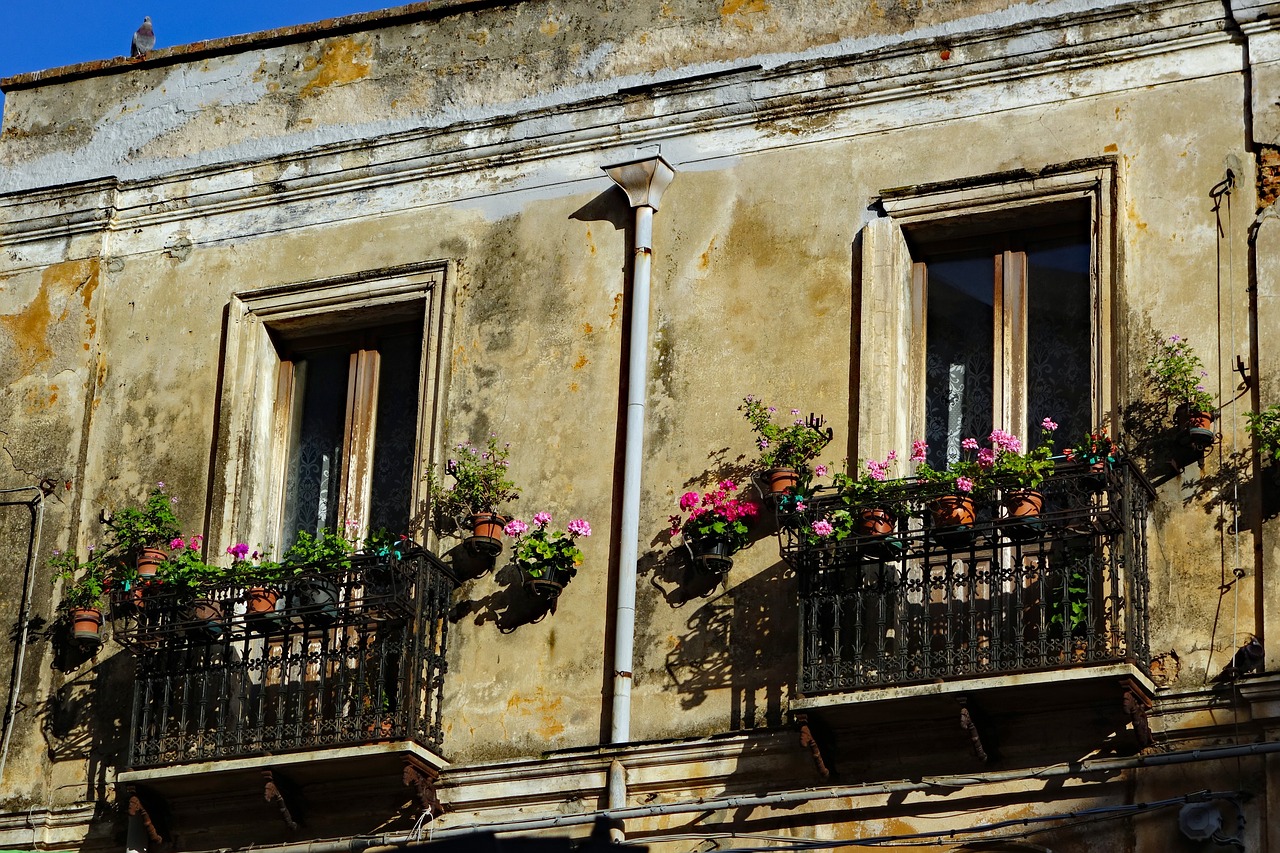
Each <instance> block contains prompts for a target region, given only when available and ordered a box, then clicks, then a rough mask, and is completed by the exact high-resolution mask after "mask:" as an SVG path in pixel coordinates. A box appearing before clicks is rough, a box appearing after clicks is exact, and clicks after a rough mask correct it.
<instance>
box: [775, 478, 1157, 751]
mask: <svg viewBox="0 0 1280 853" xmlns="http://www.w3.org/2000/svg"><path fill="white" fill-rule="evenodd" d="M892 490H893V495H892V497H893V503H894V504H895V505H897V506H898V507H899V508H900V509H901V511H900V513H899V517H898V520H897V522H896V526H895V528H894V530H893V532H892V533H891V534H889V535H887V536H861V537H860V536H853V537H850V538H848V539H845V540H843V541H841V542H838V543H832V542H815V541H814V537H811V536H809V537H806V536H805V535H804V531H803V528H802V527H801V524H794V523H793V524H792V525H791V526H790V527H788V526H787V525H786V524H784V525H783V532H782V551H783V556H784V558H785V559H786V560H787V561H788V563H789V564H790V565H791V566H792V567H793V568H794V569H795V571H796V573H797V575H798V578H799V584H800V594H799V610H800V612H799V619H800V635H801V637H800V640H801V649H800V673H799V692H800V693H801V694H802V695H803V698H801V699H799V700H798V701H797V702H795V703H794V704H793V708H794V709H795V710H797V711H800V712H802V713H803V712H808V711H825V713H827V715H828V716H831V715H832V714H836V716H838V717H839V720H836V721H835V724H839V725H848V724H855V725H857V726H858V727H860V728H861V729H862V730H863V731H864V732H866V731H867V730H868V729H867V727H866V725H864V724H871V725H874V724H875V723H876V722H879V723H881V724H883V725H885V726H888V727H891V726H892V723H893V721H894V720H895V719H902V717H903V715H904V714H905V715H909V716H913V717H916V718H918V719H920V720H929V721H932V722H937V723H944V722H945V718H946V717H948V716H950V715H952V714H954V712H955V710H956V701H958V702H959V704H960V705H961V706H964V705H966V703H968V704H969V705H973V704H974V700H975V698H977V699H979V703H980V704H985V705H986V706H987V710H988V711H989V712H990V715H992V716H995V715H999V714H1001V713H1006V714H1009V713H1014V712H1015V709H1016V710H1018V711H1020V712H1023V714H1024V716H1025V711H1026V709H1027V708H1028V707H1029V706H1030V705H1038V706H1045V705H1064V704H1066V703H1068V702H1071V703H1077V705H1078V707H1081V708H1085V707H1095V706H1097V704H1098V703H1099V702H1100V701H1101V702H1102V704H1104V705H1105V704H1106V702H1105V701H1102V700H1103V699H1104V697H1114V699H1115V701H1114V703H1113V706H1112V707H1113V709H1114V710H1115V711H1117V712H1118V711H1121V709H1128V712H1129V714H1128V716H1129V717H1131V718H1134V723H1135V729H1143V728H1144V727H1145V720H1139V719H1137V718H1136V717H1137V716H1141V714H1142V712H1143V706H1145V704H1146V703H1147V702H1148V701H1149V696H1150V693H1151V690H1152V687H1151V684H1150V682H1149V680H1148V679H1147V676H1148V675H1149V669H1148V668H1149V649H1148V640H1147V619H1148V612H1147V590H1148V584H1147V540H1146V520H1147V513H1148V506H1149V504H1150V501H1151V500H1152V499H1153V497H1154V493H1153V492H1152V490H1151V487H1150V486H1149V485H1148V484H1147V482H1146V480H1145V478H1143V476H1142V475H1141V473H1139V472H1138V470H1137V469H1136V468H1134V467H1133V465H1132V463H1129V462H1127V461H1125V462H1121V463H1119V464H1117V465H1116V466H1115V467H1113V468H1112V469H1110V470H1108V471H1106V472H1101V473H1095V472H1093V471H1091V470H1089V469H1088V468H1087V467H1085V466H1080V465H1071V464H1067V463H1060V464H1059V466H1058V470H1057V472H1056V473H1055V474H1054V476H1053V477H1052V478H1050V479H1049V480H1048V481H1047V482H1046V483H1045V484H1044V486H1043V487H1042V489H1041V491H1042V493H1043V494H1044V499H1045V500H1044V508H1043V512H1042V513H1041V514H1040V517H1039V519H1038V520H1036V521H1033V522H1026V521H1017V520H1015V519H1012V518H1008V517H1003V515H1004V511H1003V510H1002V509H1000V508H999V507H998V505H995V504H994V502H992V505H989V506H985V507H984V506H979V507H978V516H977V520H976V523H975V524H973V525H972V526H971V527H970V528H968V529H966V530H961V531H955V530H942V529H937V528H934V527H932V526H931V514H930V512H929V511H928V507H929V504H930V503H931V502H932V501H934V500H936V499H937V498H938V497H940V496H941V494H940V493H939V492H938V489H937V487H936V486H928V485H925V484H921V483H917V482H916V481H914V480H903V481H898V482H896V483H894V484H893V485H892ZM807 503H808V508H807V510H806V518H808V517H810V516H811V517H813V518H820V517H823V516H824V515H825V514H827V513H830V512H832V511H834V510H836V509H839V508H843V507H844V506H845V505H844V503H843V501H842V499H841V498H840V497H839V496H838V495H833V494H827V495H823V494H821V492H820V493H819V494H818V495H816V496H815V497H813V498H812V499H811V500H809V501H808V502H807ZM924 697H929V698H927V699H926V698H924ZM930 702H931V703H933V704H932V705H929V703H930ZM877 705H878V706H879V707H878V708H876V707H875V706H877ZM925 706H929V707H927V708H926V707H925ZM854 709H856V710H854ZM948 709H950V710H948ZM837 711H839V713H838V714H837V713H836V712H837ZM965 713H966V715H967V714H968V711H966V712H965ZM855 718H856V719H855ZM965 720H966V725H967V724H968V723H967V721H968V720H969V717H968V716H966V717H965ZM946 728H950V729H953V730H956V731H958V730H959V729H958V728H956V727H955V724H954V722H951V723H949V724H947V725H946ZM1138 740H1139V742H1140V743H1142V742H1143V740H1144V735H1143V733H1142V732H1139V736H1138ZM976 742H977V741H976V740H975V743H976ZM977 751H979V752H981V751H982V750H981V748H978V749H977Z"/></svg>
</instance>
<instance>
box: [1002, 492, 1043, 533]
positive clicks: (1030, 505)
mask: <svg viewBox="0 0 1280 853" xmlns="http://www.w3.org/2000/svg"><path fill="white" fill-rule="evenodd" d="M1004 508H1005V513H1006V515H1005V517H1004V520H1003V521H1001V523H1000V529H1001V530H1002V531H1003V532H1004V535H1006V536H1008V537H1009V538H1010V539H1013V540H1015V541H1019V542H1020V541H1022V540H1025V539H1031V538H1034V537H1036V536H1038V535H1040V533H1041V532H1042V531H1043V530H1044V521H1043V520H1042V519H1041V518H1040V513H1041V512H1042V511H1043V509H1044V495H1042V494H1040V493H1039V492H1037V491H1035V490H1034V489H1011V490H1010V491H1009V492H1008V493H1006V494H1005V496H1004Z"/></svg>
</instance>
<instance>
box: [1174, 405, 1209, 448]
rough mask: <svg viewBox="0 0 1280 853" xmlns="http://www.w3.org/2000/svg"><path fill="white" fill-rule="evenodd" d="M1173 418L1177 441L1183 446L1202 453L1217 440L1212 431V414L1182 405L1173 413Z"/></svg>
mask: <svg viewBox="0 0 1280 853" xmlns="http://www.w3.org/2000/svg"><path fill="white" fill-rule="evenodd" d="M1173 418H1174V422H1175V423H1176V424H1177V425H1178V430H1179V434H1178V440H1179V441H1181V442H1182V443H1183V444H1188V445H1190V446H1192V447H1194V448H1196V449H1197V450H1200V451H1204V450H1208V449H1209V448H1210V447H1212V446H1213V442H1214V441H1215V440H1217V437H1218V435H1217V433H1215V432H1214V431H1213V412H1203V411H1200V410H1199V409H1193V408H1192V407H1191V405H1190V404H1188V403H1183V404H1182V405H1181V406H1179V407H1178V408H1177V410H1176V411H1175V412H1174V413H1173Z"/></svg>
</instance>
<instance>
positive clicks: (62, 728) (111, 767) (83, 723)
mask: <svg viewBox="0 0 1280 853" xmlns="http://www.w3.org/2000/svg"><path fill="white" fill-rule="evenodd" d="M50 634H52V636H51V637H50V636H49V635H50ZM46 638H47V639H48V640H49V641H50V642H52V643H53V645H54V648H55V650H58V649H59V646H62V647H63V650H65V651H56V652H55V653H56V654H57V655H58V656H59V658H62V659H63V660H66V657H65V654H66V652H69V651H71V650H70V649H68V648H67V647H68V646H71V647H74V646H76V645H77V644H76V642H75V641H74V640H72V639H71V636H70V629H69V627H68V626H65V625H63V623H62V622H55V623H54V624H53V629H52V630H51V631H50V632H47V634H46ZM80 653H81V652H77V654H80ZM132 683H133V659H132V656H131V655H128V654H125V653H120V654H114V655H111V656H110V657H105V658H104V659H102V660H100V661H99V662H97V663H96V664H93V665H91V666H86V667H84V668H82V669H80V670H78V671H76V672H73V673H72V674H71V677H70V678H69V679H68V680H67V681H66V682H65V683H63V685H62V686H61V687H59V688H57V689H56V690H54V691H53V692H52V693H51V694H50V695H49V698H48V699H45V700H44V702H42V703H41V704H40V706H39V708H38V711H37V716H38V717H39V720H40V731H41V734H42V735H43V737H44V741H45V748H46V750H47V751H48V756H49V760H50V761H51V762H54V763H58V762H73V763H84V764H85V766H86V780H85V791H84V798H85V799H86V800H96V801H105V800H107V799H109V798H111V797H112V796H113V792H112V784H113V783H112V779H111V777H112V776H113V775H114V771H115V768H116V767H120V766H123V765H124V764H125V761H126V752H127V750H128V732H129V727H130V724H131V721H130V720H129V708H130V707H131V705H132V702H131V701H130V693H131V685H132Z"/></svg>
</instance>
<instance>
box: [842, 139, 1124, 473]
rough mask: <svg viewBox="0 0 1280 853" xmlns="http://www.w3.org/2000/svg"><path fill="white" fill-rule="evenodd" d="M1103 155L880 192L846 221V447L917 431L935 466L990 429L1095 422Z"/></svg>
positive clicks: (872, 449)
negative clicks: (849, 330) (873, 210)
mask: <svg viewBox="0 0 1280 853" xmlns="http://www.w3.org/2000/svg"><path fill="white" fill-rule="evenodd" d="M1113 186H1114V175H1113V169H1112V164H1111V163H1110V161H1099V162H1093V163H1089V164H1075V165H1068V166H1062V167H1056V168H1051V169H1045V170H1042V171H1041V172H1039V173H1037V174H1029V173H1018V174H1011V175H995V176H985V177H980V178H974V179H969V180H965V181H957V182H950V183H947V184H937V185H926V186H917V187H911V188H906V189H902V190H893V191H886V192H885V193H884V194H883V195H882V197H881V198H880V199H879V201H878V205H877V207H878V208H879V209H880V210H881V211H883V213H884V214H885V215H883V216H879V217H877V218H875V219H873V220H871V221H870V222H868V223H867V225H866V226H865V227H864V228H863V229H862V231H861V233H860V235H859V242H860V248H861V255H862V263H861V266H860V270H859V272H860V279H861V280H860V282H859V284H860V287H859V288H858V306H857V307H858V309H859V314H860V320H861V322H860V323H858V324H857V326H856V328H855V341H856V348H855V352H856V354H857V355H856V364H855V367H856V370H855V382H856V395H855V398H856V400H857V407H856V409H855V411H854V415H853V417H854V432H855V434H856V435H857V455H858V456H860V457H863V458H866V457H874V458H883V457H884V456H885V455H886V454H887V453H888V452H889V451H891V450H897V451H899V452H901V451H902V450H903V448H905V447H909V446H910V443H911V441H913V440H914V439H916V438H920V437H924V438H925V439H926V440H927V441H928V443H929V445H930V462H932V463H934V464H939V463H945V462H946V461H948V460H949V459H954V458H956V457H957V456H958V455H959V452H960V441H961V440H962V439H963V438H967V437H971V436H972V437H975V438H978V439H979V440H983V439H985V438H986V436H987V435H988V434H989V433H990V432H991V430H992V429H993V428H997V427H998V428H1001V429H1005V430H1008V431H1010V432H1014V433H1016V434H1018V435H1019V436H1022V437H1024V438H1026V437H1028V436H1030V437H1032V438H1034V437H1035V436H1036V435H1037V434H1038V428H1039V427H1038V425H1039V423H1040V421H1041V420H1043V419H1044V418H1045V417H1051V418H1052V419H1053V420H1055V421H1057V422H1058V424H1059V425H1060V428H1059V431H1058V434H1059V436H1062V437H1075V436H1078V435H1080V434H1083V433H1084V432H1085V430H1087V429H1088V428H1089V427H1090V426H1092V425H1093V424H1095V423H1098V422H1101V421H1103V420H1104V418H1105V416H1106V413H1108V412H1109V410H1110V401H1111V400H1112V399H1113V397H1114V394H1113V392H1112V388H1111V384H1112V381H1113V380H1112V378H1111V375H1110V370H1109V365H1110V364H1111V362H1112V360H1113V356H1112V353H1111V352H1110V348H1111V346H1113V342H1112V341H1111V340H1110V337H1109V335H1108V334H1107V333H1106V330H1107V327H1108V324H1109V322H1110V309H1109V304H1110V288H1111V281H1112V278H1113V275H1112V272H1111V264H1112V262H1113V252H1112V251H1111V246H1110V237H1109V235H1110V233H1111V209H1112V195H1113Z"/></svg>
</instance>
